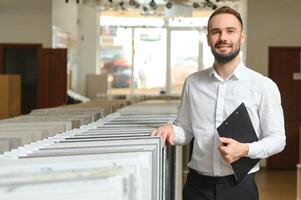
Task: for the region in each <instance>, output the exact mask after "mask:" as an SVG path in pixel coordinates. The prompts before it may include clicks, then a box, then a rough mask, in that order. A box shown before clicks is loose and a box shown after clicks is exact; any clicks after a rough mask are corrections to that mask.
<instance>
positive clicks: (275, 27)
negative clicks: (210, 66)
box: [247, 0, 301, 75]
mask: <svg viewBox="0 0 301 200" xmlns="http://www.w3.org/2000/svg"><path fill="white" fill-rule="evenodd" d="M300 8H301V1H300V0H277V1H275V0H264V1H262V0H248V12H247V13H248V14H247V19H248V32H247V52H248V55H247V65H248V66H249V67H250V68H253V69H255V70H256V71H258V72H260V73H262V74H264V75H267V74H268V47H269V46H301V37H300V36H301V26H300V25H301V24H300V19H301V12H300Z"/></svg>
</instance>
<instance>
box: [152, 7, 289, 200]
mask: <svg viewBox="0 0 301 200" xmlns="http://www.w3.org/2000/svg"><path fill="white" fill-rule="evenodd" d="M207 39H208V45H209V46H210V47H211V51H212V54H213V55H214V57H215V61H214V64H213V66H212V67H211V68H209V69H205V70H202V71H199V72H196V73H193V74H191V75H190V76H188V78H187V79H186V81H185V84H184V87H183V91H182V99H181V105H180V109H179V112H178V117H177V120H176V121H175V124H174V125H162V126H160V127H159V128H157V129H155V130H154V131H153V132H152V135H159V136H161V138H162V142H163V143H165V142H166V141H167V142H168V143H170V144H178V145H185V144H188V143H189V142H190V141H191V139H192V138H193V137H194V144H193V152H192V157H191V161H190V162H189V163H188V167H189V168H190V172H189V174H188V177H187V181H186V184H185V186H184V190H183V199H184V200H258V199H259V194H258V190H257V186H256V182H255V173H256V172H257V171H258V170H259V164H257V165H256V166H255V167H254V168H253V169H251V170H250V172H249V174H248V175H247V176H246V177H245V178H244V179H243V180H241V181H240V182H238V181H236V179H235V176H234V175H233V174H234V172H233V169H232V168H231V163H233V162H235V161H237V160H238V159H240V158H241V157H249V158H254V159H262V158H267V157H269V156H272V155H274V154H276V153H279V152H280V151H282V150H283V149H284V147H285V144H286V143H285V139H286V137H285V132H284V120H283V111H282V107H281V98H280V93H279V90H278V87H277V85H276V84H275V83H274V82H273V81H272V80H271V79H269V78H267V77H265V76H263V75H261V74H259V73H257V72H255V71H253V70H251V69H249V68H247V67H246V66H245V65H244V64H243V63H242V61H241V59H240V55H239V52H240V45H241V44H242V43H243V42H244V41H245V33H244V31H243V23H242V20H241V16H240V14H239V13H238V12H237V11H235V10H233V9H232V8H229V7H221V8H219V9H217V10H216V11H215V12H214V13H213V14H212V15H211V16H210V18H209V21H208V34H207ZM242 102H243V103H244V104H245V105H246V107H247V110H248V113H249V115H250V118H251V121H252V124H253V126H254V129H255V132H256V134H257V137H258V138H259V140H258V141H256V142H253V143H240V142H238V141H236V140H234V139H231V138H222V137H219V135H218V133H217V127H218V126H219V125H220V124H221V123H222V122H223V121H224V120H225V119H226V118H227V117H228V116H229V115H230V114H231V113H232V112H233V111H234V110H235V109H236V108H237V107H238V106H239V105H240V104H241V103H242ZM235 134H239V133H235Z"/></svg>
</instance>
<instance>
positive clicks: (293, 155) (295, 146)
mask: <svg viewBox="0 0 301 200" xmlns="http://www.w3.org/2000/svg"><path fill="white" fill-rule="evenodd" d="M299 126H300V122H292V121H287V122H286V124H285V132H286V135H287V138H286V146H285V149H284V150H283V151H282V152H281V153H279V154H277V155H274V156H272V157H270V158H269V159H268V167H269V168H270V169H296V164H297V163H298V161H299Z"/></svg>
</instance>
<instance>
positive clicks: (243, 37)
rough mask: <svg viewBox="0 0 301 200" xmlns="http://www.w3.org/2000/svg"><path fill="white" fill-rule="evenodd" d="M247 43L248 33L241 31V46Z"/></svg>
mask: <svg viewBox="0 0 301 200" xmlns="http://www.w3.org/2000/svg"><path fill="white" fill-rule="evenodd" d="M245 41H246V33H245V31H244V30H242V31H241V35H240V42H241V44H243V43H245Z"/></svg>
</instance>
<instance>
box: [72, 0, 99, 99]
mask: <svg viewBox="0 0 301 200" xmlns="http://www.w3.org/2000/svg"><path fill="white" fill-rule="evenodd" d="M98 36H99V13H98V11H97V10H96V8H93V7H89V6H84V5H81V6H79V57H78V59H79V60H78V61H79V62H78V64H79V68H78V80H77V82H78V87H77V88H76V91H77V92H79V93H80V94H83V95H85V94H86V91H85V88H86V75H87V74H93V73H94V74H95V73H96V66H97V63H98V62H97V61H98V56H97V55H98V46H99V37H98Z"/></svg>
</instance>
